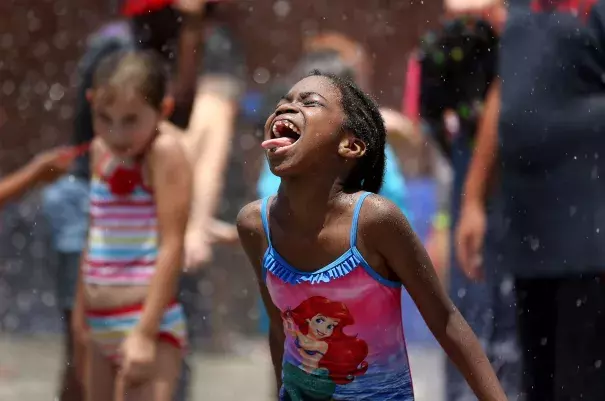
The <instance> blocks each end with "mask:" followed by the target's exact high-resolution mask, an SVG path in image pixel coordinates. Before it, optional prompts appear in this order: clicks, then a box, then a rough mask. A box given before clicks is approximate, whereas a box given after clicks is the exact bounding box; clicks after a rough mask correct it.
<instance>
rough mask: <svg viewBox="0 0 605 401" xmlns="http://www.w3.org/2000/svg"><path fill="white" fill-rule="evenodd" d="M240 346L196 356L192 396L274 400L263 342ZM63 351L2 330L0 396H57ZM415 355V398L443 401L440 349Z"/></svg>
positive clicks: (45, 340) (24, 400) (27, 400)
mask: <svg viewBox="0 0 605 401" xmlns="http://www.w3.org/2000/svg"><path fill="white" fill-rule="evenodd" d="M241 348H242V350H243V349H246V350H247V352H246V355H243V354H244V353H243V352H239V354H240V355H225V356H216V355H208V354H197V355H196V356H195V358H194V361H195V367H196V369H195V372H194V380H193V385H194V391H193V394H194V396H193V401H196V400H216V401H240V400H245V401H267V400H270V394H271V387H272V383H271V376H272V375H271V372H270V360H269V356H268V355H269V354H268V349H267V348H266V347H265V345H264V341H263V340H251V341H250V344H246V346H245V347H241ZM61 355H62V349H61V338H60V337H57V336H45V337H25V338H22V337H19V338H17V337H14V336H3V335H2V334H0V401H46V400H49V401H50V400H54V394H55V390H56V383H57V377H58V375H59V372H60V370H59V368H60V366H59V364H60V362H61V361H60V357H61ZM410 359H411V365H412V372H413V378H414V389H415V391H416V400H417V401H441V400H442V399H443V397H442V392H443V369H442V357H441V353H440V352H439V351H438V350H435V349H415V348H411V349H410Z"/></svg>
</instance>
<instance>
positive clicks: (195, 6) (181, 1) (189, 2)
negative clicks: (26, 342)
mask: <svg viewBox="0 0 605 401" xmlns="http://www.w3.org/2000/svg"><path fill="white" fill-rule="evenodd" d="M206 3H207V0H175V1H174V2H173V3H172V7H174V8H176V9H177V10H179V11H180V12H182V13H183V14H187V15H201V14H202V13H203V12H204V8H205V6H206Z"/></svg>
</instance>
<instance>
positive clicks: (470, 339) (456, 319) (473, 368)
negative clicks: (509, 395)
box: [360, 196, 506, 401]
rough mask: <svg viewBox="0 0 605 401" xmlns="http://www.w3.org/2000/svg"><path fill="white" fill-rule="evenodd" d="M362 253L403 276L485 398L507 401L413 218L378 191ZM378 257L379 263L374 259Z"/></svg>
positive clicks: (368, 212) (367, 216)
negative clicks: (412, 224) (408, 219)
mask: <svg viewBox="0 0 605 401" xmlns="http://www.w3.org/2000/svg"><path fill="white" fill-rule="evenodd" d="M360 233H361V235H362V245H363V246H362V249H361V250H362V252H363V251H364V248H365V250H367V251H366V254H368V255H371V256H372V257H373V258H375V259H376V260H375V261H374V260H370V263H371V264H374V263H375V264H376V265H377V266H379V265H380V264H382V265H383V266H385V265H386V267H387V268H388V269H390V270H391V271H393V272H394V273H395V274H396V275H397V276H398V277H399V279H400V280H401V282H402V283H403V285H404V286H405V288H406V289H407V291H408V292H409V293H410V295H411V297H412V299H413V300H414V302H415V303H416V306H417V307H418V310H419V311H420V313H421V314H422V317H423V318H424V320H425V322H426V324H427V325H428V327H429V329H430V330H431V332H432V333H433V335H434V336H435V338H436V339H437V340H438V341H439V343H440V344H441V347H442V348H443V350H444V351H445V352H446V353H447V355H448V356H449V357H450V359H451V360H452V361H453V362H454V364H455V365H456V366H457V367H458V369H459V370H460V372H461V373H462V374H463V375H464V377H465V378H466V381H467V382H468V384H469V385H470V387H471V388H472V389H473V391H474V392H475V395H476V396H477V398H478V399H479V400H481V401H506V396H505V395H504V392H503V391H502V388H501V386H500V383H499V382H498V379H497V378H496V374H495V373H494V370H493V369H492V367H491V365H490V363H489V361H488V359H487V357H486V356H485V353H484V352H483V349H482V348H481V345H480V343H479V341H478V340H477V337H475V334H474V333H473V331H472V330H471V328H470V327H469V325H468V324H467V322H466V321H465V320H464V318H463V317H462V315H461V314H460V312H459V311H458V310H457V309H456V307H455V306H454V305H453V303H452V301H451V300H450V299H449V297H448V296H447V294H446V292H445V290H444V288H443V287H442V286H441V283H440V282H439V278H438V276H437V274H436V273H435V270H434V268H433V265H432V264H431V261H430V259H429V257H428V255H427V253H426V251H425V250H424V248H423V246H422V244H421V243H420V240H419V239H418V238H417V237H416V235H415V234H414V232H413V231H412V228H411V227H410V225H409V223H408V222H407V220H406V219H405V217H404V216H403V214H402V213H401V211H400V210H399V208H398V207H397V206H396V205H394V204H393V203H391V202H389V201H387V200H386V199H384V198H380V197H378V196H371V197H369V198H368V199H367V200H366V203H364V206H363V209H362V216H361V230H360ZM372 262H374V263H372Z"/></svg>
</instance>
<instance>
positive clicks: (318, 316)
mask: <svg viewBox="0 0 605 401" xmlns="http://www.w3.org/2000/svg"><path fill="white" fill-rule="evenodd" d="M282 318H283V319H284V321H288V320H292V321H293V322H294V324H296V326H298V330H299V331H300V333H301V334H302V335H304V336H307V337H311V338H312V339H313V340H314V341H316V342H323V343H325V345H326V349H325V352H321V351H313V352H319V353H321V354H322V356H321V359H319V361H318V364H317V366H318V368H321V369H326V370H327V371H328V375H329V377H330V379H331V380H332V381H333V382H334V383H336V384H348V383H351V382H352V381H353V380H354V379H355V377H356V376H361V375H363V374H364V373H365V372H366V371H367V370H368V363H367V362H366V361H365V359H366V357H367V356H368V345H367V343H366V342H365V341H364V340H362V339H360V338H358V337H357V336H356V335H354V336H350V335H348V334H346V333H345V332H344V328H345V327H347V326H350V325H352V324H354V323H355V319H354V318H353V316H352V315H351V313H350V312H349V309H348V308H347V306H346V305H345V304H344V303H342V302H337V301H331V300H329V299H328V298H325V297H321V296H314V297H311V298H308V299H306V300H305V301H303V302H301V303H300V305H298V307H296V308H295V309H288V310H287V311H286V312H283V313H282ZM297 346H299V345H298V340H297ZM299 347H301V348H303V347H302V346H299ZM307 352H309V351H307Z"/></svg>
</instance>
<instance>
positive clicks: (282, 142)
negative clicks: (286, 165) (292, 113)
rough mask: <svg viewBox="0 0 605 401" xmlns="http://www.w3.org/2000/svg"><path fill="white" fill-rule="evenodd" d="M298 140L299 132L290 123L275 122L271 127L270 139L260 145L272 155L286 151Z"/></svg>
mask: <svg viewBox="0 0 605 401" xmlns="http://www.w3.org/2000/svg"><path fill="white" fill-rule="evenodd" d="M299 138H300V130H299V129H298V128H297V127H296V125H294V124H293V123H292V122H291V121H288V120H285V119H284V120H277V121H275V122H274V123H273V126H272V127H271V139H268V140H266V141H264V142H263V143H262V145H261V146H262V147H263V148H264V149H267V150H269V151H270V152H272V153H278V152H280V153H281V152H283V151H286V150H287V149H288V148H290V147H292V146H293V145H294V144H295V143H296V141H298V139H299Z"/></svg>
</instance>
